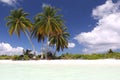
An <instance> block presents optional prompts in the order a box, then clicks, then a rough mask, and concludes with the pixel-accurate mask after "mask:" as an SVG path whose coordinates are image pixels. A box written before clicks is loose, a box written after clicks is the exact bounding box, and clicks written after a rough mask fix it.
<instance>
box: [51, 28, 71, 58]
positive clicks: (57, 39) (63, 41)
mask: <svg viewBox="0 0 120 80" xmlns="http://www.w3.org/2000/svg"><path fill="white" fill-rule="evenodd" d="M66 30H67V28H66V27H63V28H62V33H61V34H57V33H55V34H54V35H52V36H51V37H50V46H56V50H55V53H54V56H55V55H56V52H57V51H58V52H59V51H60V50H62V51H63V49H64V48H68V38H69V36H70V34H69V33H68V32H67V31H66Z"/></svg>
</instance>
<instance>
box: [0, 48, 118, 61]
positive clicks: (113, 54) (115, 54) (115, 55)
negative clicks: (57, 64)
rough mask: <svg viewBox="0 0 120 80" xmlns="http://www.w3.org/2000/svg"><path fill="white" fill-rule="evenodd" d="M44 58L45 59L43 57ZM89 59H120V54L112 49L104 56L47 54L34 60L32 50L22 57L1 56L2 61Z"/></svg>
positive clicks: (37, 56)
mask: <svg viewBox="0 0 120 80" xmlns="http://www.w3.org/2000/svg"><path fill="white" fill-rule="evenodd" d="M41 56H43V57H41ZM46 56H47V59H48V60H49V59H87V60H95V59H111V58H112V59H120V52H113V51H112V50H111V49H110V50H109V51H108V52H107V53H102V54H97V53H96V54H95V53H94V54H73V53H64V54H62V55H60V56H54V53H52V52H50V51H49V52H47V55H45V54H43V55H36V58H34V54H32V52H31V50H26V51H23V54H22V55H13V56H8V55H1V56H0V60H10V59H11V60H40V59H46Z"/></svg>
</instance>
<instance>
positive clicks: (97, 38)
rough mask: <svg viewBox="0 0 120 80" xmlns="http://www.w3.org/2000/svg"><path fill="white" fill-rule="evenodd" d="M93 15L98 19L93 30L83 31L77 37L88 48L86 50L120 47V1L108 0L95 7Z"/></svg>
mask: <svg viewBox="0 0 120 80" xmlns="http://www.w3.org/2000/svg"><path fill="white" fill-rule="evenodd" d="M92 15H93V17H94V18H95V19H97V20H98V22H97V25H96V26H95V28H94V29H93V30H92V31H91V32H82V33H80V34H79V35H77V36H76V37H75V38H74V39H76V40H77V41H78V42H79V43H80V44H83V45H84V46H85V47H86V48H85V49H84V50H83V51H84V52H104V51H107V50H108V49H113V50H116V49H120V2H119V1H118V2H117V3H113V2H112V0H107V1H106V3H105V4H103V5H100V6H98V7H96V8H95V9H93V13H92Z"/></svg>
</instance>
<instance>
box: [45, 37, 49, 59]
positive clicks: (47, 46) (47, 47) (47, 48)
mask: <svg viewBox="0 0 120 80" xmlns="http://www.w3.org/2000/svg"><path fill="white" fill-rule="evenodd" d="M48 42H49V37H48V38H47V44H46V54H45V58H46V59H48V58H47V52H48V50H49V44H48Z"/></svg>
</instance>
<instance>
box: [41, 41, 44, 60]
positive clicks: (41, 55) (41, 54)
mask: <svg viewBox="0 0 120 80" xmlns="http://www.w3.org/2000/svg"><path fill="white" fill-rule="evenodd" d="M43 57H44V56H43V41H42V54H41V59H43Z"/></svg>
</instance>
